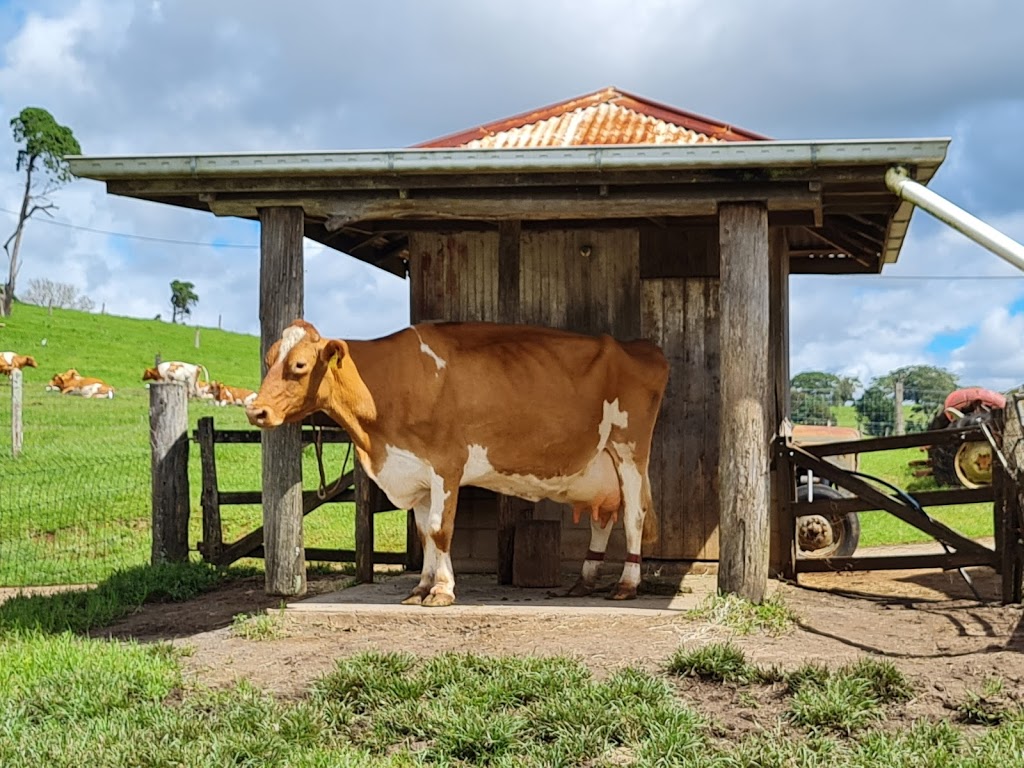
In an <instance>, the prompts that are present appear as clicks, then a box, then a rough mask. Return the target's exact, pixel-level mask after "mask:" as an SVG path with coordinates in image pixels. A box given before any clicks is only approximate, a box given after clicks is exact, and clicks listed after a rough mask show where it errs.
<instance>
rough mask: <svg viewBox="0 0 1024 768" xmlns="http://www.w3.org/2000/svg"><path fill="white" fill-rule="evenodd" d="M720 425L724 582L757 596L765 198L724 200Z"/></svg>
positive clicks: (726, 588) (767, 395) (764, 530)
mask: <svg viewBox="0 0 1024 768" xmlns="http://www.w3.org/2000/svg"><path fill="white" fill-rule="evenodd" d="M719 239H720V243H721V244H720V259H721V282H720V289H719V290H720V295H721V342H720V349H721V381H722V416H721V427H720V431H719V456H720V459H719V478H720V479H719V484H720V498H721V510H722V514H721V523H720V526H719V542H720V543H719V549H720V555H719V564H718V588H719V590H720V591H722V592H725V593H731V594H736V595H739V596H740V597H744V598H746V599H748V600H751V601H754V602H760V601H761V600H763V599H764V596H765V591H766V590H767V587H768V564H769V562H768V561H769V546H770V537H769V534H770V519H769V474H768V473H769V461H770V450H769V448H770V444H771V435H772V433H773V432H774V429H772V428H771V427H770V426H769V425H770V418H771V413H772V411H773V410H774V407H773V404H772V402H771V392H772V388H771V386H770V384H769V372H770V364H769V354H770V351H769V343H768V334H767V333H765V329H767V328H768V327H769V324H770V317H769V294H770V290H769V284H770V277H769V248H768V211H767V208H766V206H765V205H764V204H763V203H737V204H723V205H722V206H721V209H720V211H719Z"/></svg>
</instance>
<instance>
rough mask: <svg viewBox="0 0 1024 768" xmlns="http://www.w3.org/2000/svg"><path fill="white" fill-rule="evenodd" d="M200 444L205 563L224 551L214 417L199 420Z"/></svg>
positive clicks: (197, 437)
mask: <svg viewBox="0 0 1024 768" xmlns="http://www.w3.org/2000/svg"><path fill="white" fill-rule="evenodd" d="M196 441H197V442H198V443H199V464H200V466H201V467H202V492H201V494H200V504H201V505H202V507H203V541H202V546H200V548H199V551H200V552H201V553H202V555H203V560H205V561H206V562H208V563H215V562H217V557H218V556H219V555H220V553H221V550H223V549H224V539H223V535H224V534H223V531H222V528H221V524H220V490H219V488H218V485H217V457H216V454H215V450H216V447H215V446H216V441H215V436H214V429H213V416H204V417H203V418H201V419H200V420H199V423H198V425H197V427H196Z"/></svg>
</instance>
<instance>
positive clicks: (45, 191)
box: [0, 107, 82, 316]
mask: <svg viewBox="0 0 1024 768" xmlns="http://www.w3.org/2000/svg"><path fill="white" fill-rule="evenodd" d="M11 132H12V133H13V134H14V141H15V143H17V144H19V145H21V147H20V148H19V149H18V159H17V162H16V163H15V169H16V170H18V171H24V172H25V191H24V193H23V195H22V198H21V209H20V210H19V212H18V223H17V225H16V226H15V229H14V232H13V234H12V235H11V236H10V237H9V238H7V242H5V243H4V251H6V252H7V259H8V269H7V282H6V284H5V285H4V287H3V296H2V297H0V316H6V315H9V314H11V307H12V305H13V303H14V289H15V282H16V281H17V279H18V270H19V269H20V268H21V264H20V263H19V261H18V258H19V255H20V251H21V239H22V234H23V233H24V231H25V223H26V222H27V221H28V220H29V219H30V218H32V215H33V214H35V213H37V212H38V211H42V212H43V213H45V214H47V215H49V212H50V211H51V210H53V209H54V208H56V206H55V205H54V204H53V203H51V202H50V201H49V199H48V195H49V194H50V193H51V192H53V191H55V190H56V189H58V188H59V187H61V186H62V185H63V184H65V183H67V182H68V181H70V180H71V179H73V178H74V174H72V173H71V169H70V168H68V163H67V157H68V155H79V154H81V153H82V148H81V147H80V146H79V145H78V140H77V139H76V138H75V135H74V134H73V133H72V132H71V129H70V128H68V127H67V126H64V125H61V124H60V123H58V122H57V121H56V120H54V119H53V115H51V114H50V113H49V112H47V111H46V110H45V109H42V108H40V107H25V109H23V110H21V112H20V113H19V114H18V116H17V117H15V118H14V119H12V120H11ZM40 181H41V182H42V183H41V185H40V186H36V185H37V184H39V182H40Z"/></svg>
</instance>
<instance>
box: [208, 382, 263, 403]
mask: <svg viewBox="0 0 1024 768" xmlns="http://www.w3.org/2000/svg"><path fill="white" fill-rule="evenodd" d="M213 399H214V402H216V403H217V405H245V406H248V405H251V404H252V402H253V401H254V400H255V399H256V393H255V392H253V391H252V390H251V389H246V388H245V387H232V386H229V385H227V384H221V383H219V382H218V383H217V394H216V395H215V396H214V398H213Z"/></svg>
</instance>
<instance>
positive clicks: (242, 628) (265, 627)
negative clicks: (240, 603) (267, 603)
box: [231, 609, 287, 640]
mask: <svg viewBox="0 0 1024 768" xmlns="http://www.w3.org/2000/svg"><path fill="white" fill-rule="evenodd" d="M231 634H232V635H234V636H235V637H241V638H244V639H245V640H278V639H280V638H282V637H285V636H286V635H287V633H286V632H285V629H284V609H281V610H279V611H278V612H277V613H267V612H266V611H263V612H260V613H239V614H236V615H235V616H233V617H232V619H231Z"/></svg>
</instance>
